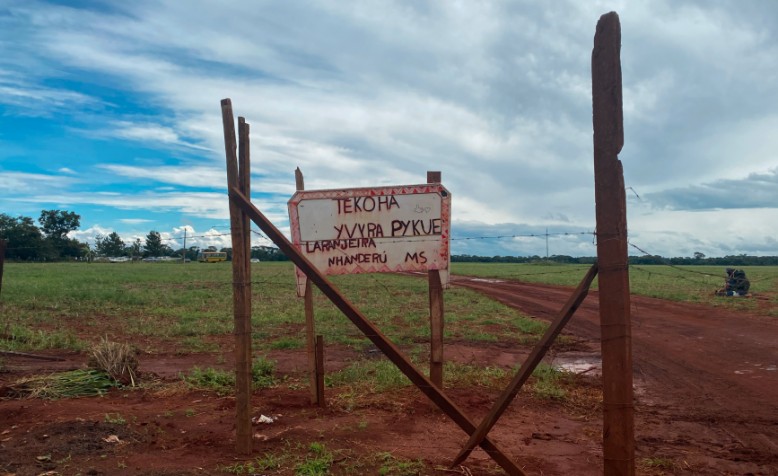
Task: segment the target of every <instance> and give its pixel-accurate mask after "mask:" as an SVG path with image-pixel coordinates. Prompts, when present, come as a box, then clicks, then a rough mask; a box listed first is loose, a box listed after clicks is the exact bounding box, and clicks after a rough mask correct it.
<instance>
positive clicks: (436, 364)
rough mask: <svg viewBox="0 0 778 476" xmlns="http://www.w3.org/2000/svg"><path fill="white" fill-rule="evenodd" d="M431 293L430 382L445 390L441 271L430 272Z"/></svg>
mask: <svg viewBox="0 0 778 476" xmlns="http://www.w3.org/2000/svg"><path fill="white" fill-rule="evenodd" d="M427 274H428V279H429V289H430V291H429V293H430V380H432V383H434V384H435V385H437V386H438V388H440V389H442V388H443V286H442V285H441V283H440V271H437V270H432V271H428V272H427Z"/></svg>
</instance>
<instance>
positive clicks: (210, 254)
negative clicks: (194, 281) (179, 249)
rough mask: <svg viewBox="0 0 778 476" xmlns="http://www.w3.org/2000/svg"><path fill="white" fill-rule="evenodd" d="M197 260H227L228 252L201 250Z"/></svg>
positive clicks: (207, 261) (216, 261)
mask: <svg viewBox="0 0 778 476" xmlns="http://www.w3.org/2000/svg"><path fill="white" fill-rule="evenodd" d="M197 261H199V262H201V263H218V262H219V261H227V253H226V252H224V251H201V252H200V253H198V254H197Z"/></svg>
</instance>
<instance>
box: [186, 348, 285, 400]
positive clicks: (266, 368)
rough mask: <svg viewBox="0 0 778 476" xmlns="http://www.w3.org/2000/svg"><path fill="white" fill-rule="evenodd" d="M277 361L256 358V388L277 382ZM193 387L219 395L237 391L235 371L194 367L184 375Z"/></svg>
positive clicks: (252, 370) (254, 381) (269, 385)
mask: <svg viewBox="0 0 778 476" xmlns="http://www.w3.org/2000/svg"><path fill="white" fill-rule="evenodd" d="M274 374H275V362H274V361H272V360H268V359H266V358H264V357H259V358H255V359H254V360H253V362H252V366H251V380H252V386H253V387H254V389H260V388H268V387H272V386H273V385H275V383H276V378H275V375H274ZM182 378H183V380H184V382H186V383H187V384H188V385H189V386H190V387H192V388H198V389H204V390H211V391H214V392H216V393H218V394H219V395H229V394H231V393H233V392H234V391H235V372H234V371H232V370H229V371H228V370H220V369H214V368H212V367H207V368H204V369H201V368H200V367H194V368H193V369H192V370H190V371H189V373H188V374H187V375H183V376H182Z"/></svg>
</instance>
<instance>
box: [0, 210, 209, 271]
mask: <svg viewBox="0 0 778 476" xmlns="http://www.w3.org/2000/svg"><path fill="white" fill-rule="evenodd" d="M80 226H81V216H80V215H79V214H77V213H75V212H71V211H67V210H41V214H40V217H38V220H37V225H36V220H33V219H32V218H31V217H26V216H21V215H20V216H18V217H13V216H10V215H8V214H5V213H0V239H2V240H5V242H6V252H5V257H6V258H7V259H11V260H19V261H58V260H77V259H78V260H80V259H89V258H93V257H95V256H105V257H130V258H143V257H149V256H159V257H163V256H178V257H181V256H184V255H186V256H187V257H188V258H190V259H194V258H196V256H197V252H198V249H197V248H196V247H192V248H190V249H188V250H186V252H184V250H183V248H182V249H179V250H174V249H172V248H171V247H170V246H168V245H167V244H165V243H164V240H163V238H162V236H161V235H160V233H159V232H158V231H155V230H151V231H150V232H149V233H148V234H147V235H146V237H145V240H144V241H141V239H140V238H137V239H135V241H133V242H131V243H125V242H124V240H122V238H121V237H120V236H119V234H118V233H116V232H113V233H110V234H108V235H105V236H103V235H98V236H97V237H96V238H95V244H94V246H93V247H92V246H90V245H89V243H86V242H82V241H78V240H76V239H73V238H69V237H68V233H70V232H72V231H76V230H78V228H79V227H80Z"/></svg>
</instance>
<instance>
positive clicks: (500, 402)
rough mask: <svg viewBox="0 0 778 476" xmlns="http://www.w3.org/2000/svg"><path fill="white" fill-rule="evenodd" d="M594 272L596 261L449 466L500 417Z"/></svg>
mask: <svg viewBox="0 0 778 476" xmlns="http://www.w3.org/2000/svg"><path fill="white" fill-rule="evenodd" d="M595 276H597V263H594V264H593V265H592V267H591V268H589V271H588V272H587V273H586V275H585V276H584V278H583V279H582V280H581V283H580V284H579V285H578V288H577V289H576V290H575V292H574V293H573V294H572V296H570V299H568V300H567V302H566V303H565V305H564V306H563V307H562V309H561V310H560V311H559V314H557V317H556V319H554V322H552V323H551V325H549V326H548V329H546V332H545V334H543V337H542V338H541V339H540V341H538V343H537V344H535V347H534V348H533V349H532V352H530V354H529V356H527V360H526V361H525V362H524V364H523V365H522V366H521V368H520V369H519V371H518V373H517V374H516V376H515V377H513V380H512V381H511V383H510V384H509V385H508V387H507V388H506V389H505V391H504V392H503V393H502V395H500V398H498V399H497V401H496V402H495V403H494V406H493V407H492V409H491V410H490V411H489V414H488V415H486V416H485V417H484V419H483V421H481V424H480V425H478V429H477V430H476V431H475V432H474V433H472V434H471V435H470V439H469V440H468V441H467V444H465V446H464V448H462V451H460V452H459V454H458V455H457V457H456V458H455V459H454V461H453V462H452V463H451V467H452V468H453V467H454V466H456V465H458V464H462V462H463V461H464V460H466V459H467V457H468V456H470V453H471V452H472V451H473V449H474V448H475V447H476V446H477V445H479V444H480V443H481V440H483V439H484V438H485V437H486V435H487V433H489V430H491V429H492V427H493V426H494V424H495V423H497V420H499V419H500V416H502V414H503V413H504V412H505V410H506V409H507V408H508V406H509V405H510V404H511V402H512V401H513V399H514V398H515V397H516V395H517V394H518V393H519V390H521V387H522V385H524V383H525V382H526V381H527V379H528V378H529V376H530V375H532V372H533V371H534V370H535V367H537V366H538V364H539V363H540V361H541V360H543V356H545V355H546V352H548V349H549V347H551V344H552V343H553V342H554V339H556V337H557V336H558V335H559V333H560V332H561V331H562V329H563V328H564V327H565V324H567V322H568V321H569V320H570V318H571V317H572V316H573V314H575V311H576V309H578V307H579V306H580V305H581V303H582V302H583V300H584V298H586V295H587V294H588V293H589V286H591V284H592V281H594V277H595Z"/></svg>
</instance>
